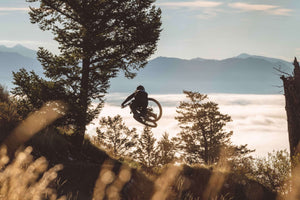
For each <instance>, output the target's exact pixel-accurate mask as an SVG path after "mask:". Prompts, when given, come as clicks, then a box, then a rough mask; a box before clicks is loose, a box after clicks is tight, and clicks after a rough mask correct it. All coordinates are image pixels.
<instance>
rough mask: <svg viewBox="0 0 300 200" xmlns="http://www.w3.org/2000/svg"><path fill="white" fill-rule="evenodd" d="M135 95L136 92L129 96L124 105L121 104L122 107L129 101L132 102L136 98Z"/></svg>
mask: <svg viewBox="0 0 300 200" xmlns="http://www.w3.org/2000/svg"><path fill="white" fill-rule="evenodd" d="M134 95H135V92H134V93H132V94H131V95H129V96H128V97H127V98H126V99H125V101H123V103H122V104H121V105H122V107H123V106H124V105H125V104H126V103H127V102H128V101H130V100H131V99H132V98H133V97H134Z"/></svg>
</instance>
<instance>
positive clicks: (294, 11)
mask: <svg viewBox="0 0 300 200" xmlns="http://www.w3.org/2000/svg"><path fill="white" fill-rule="evenodd" d="M156 4H157V5H158V6H159V7H161V9H162V22H163V26H162V28H163V31H162V34H161V38H160V41H159V43H158V48H157V51H156V53H155V55H153V57H156V56H168V57H178V58H186V59H190V58H195V57H202V58H215V59H223V58H228V57H233V56H237V55H238V54H240V53H249V54H255V55H262V56H269V57H276V58H282V59H285V60H288V61H291V60H292V59H293V57H294V56H297V57H300V37H299V35H300V1H299V0H203V1H196V0H195V1H194V0H188V1H185V0H157V1H156ZM28 5H29V4H28V3H26V2H25V0H1V1H0V24H1V26H2V27H1V31H0V44H4V45H7V46H13V45H15V44H17V43H19V44H22V45H24V46H27V47H29V48H33V49H37V47H38V46H43V47H46V48H48V49H50V50H52V51H55V49H56V43H55V42H54V41H53V40H52V38H53V36H52V35H51V33H49V32H42V31H40V30H39V28H38V26H37V25H33V24H31V23H30V21H29V16H28V14H27V9H26V8H27V7H28Z"/></svg>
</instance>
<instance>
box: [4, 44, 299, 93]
mask: <svg viewBox="0 0 300 200" xmlns="http://www.w3.org/2000/svg"><path fill="white" fill-rule="evenodd" d="M0 61H1V62H0V74H1V75H0V78H1V84H3V85H5V86H7V87H8V89H10V88H12V87H13V84H12V71H18V70H19V69H20V68H25V69H27V70H34V71H36V72H37V73H38V74H40V75H41V74H42V67H41V65H40V64H39V62H38V61H37V59H36V52H35V51H34V50H31V49H28V48H26V47H23V46H21V45H16V46H14V47H12V48H8V47H5V46H3V45H0ZM276 69H280V71H284V72H286V73H289V74H291V73H292V69H293V66H292V63H290V62H287V61H284V60H281V59H276V58H269V57H264V56H257V55H249V54H244V53H243V54H240V55H238V56H236V57H232V58H228V59H223V60H214V59H203V58H194V59H180V58H169V57H157V58H155V59H152V60H150V61H149V62H148V64H147V65H146V67H145V68H143V69H140V70H139V71H138V72H137V76H136V77H135V78H134V79H127V78H124V76H123V74H122V73H120V75H119V76H118V77H117V78H114V79H112V80H111V87H110V89H109V92H125V93H130V92H131V91H133V90H134V89H135V88H136V86H137V85H140V84H141V85H144V86H145V88H146V90H147V91H148V92H149V93H160V94H167V93H182V91H183V90H192V91H198V92H200V93H239V94H280V93H282V90H283V88H282V81H281V80H280V73H279V72H278V70H276Z"/></svg>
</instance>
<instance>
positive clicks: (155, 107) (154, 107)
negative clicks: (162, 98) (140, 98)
mask: <svg viewBox="0 0 300 200" xmlns="http://www.w3.org/2000/svg"><path fill="white" fill-rule="evenodd" d="M147 110H148V117H149V119H150V120H151V121H158V120H159V119H160V118H161V116H162V107H161V105H160V103H159V102H158V101H157V100H156V99H153V98H148V107H147Z"/></svg>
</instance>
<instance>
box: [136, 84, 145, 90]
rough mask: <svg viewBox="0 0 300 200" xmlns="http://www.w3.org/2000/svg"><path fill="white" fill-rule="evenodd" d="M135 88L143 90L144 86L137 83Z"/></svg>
mask: <svg viewBox="0 0 300 200" xmlns="http://www.w3.org/2000/svg"><path fill="white" fill-rule="evenodd" d="M136 90H143V91H144V90H145V88H144V86H142V85H139V86H137V88H136Z"/></svg>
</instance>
